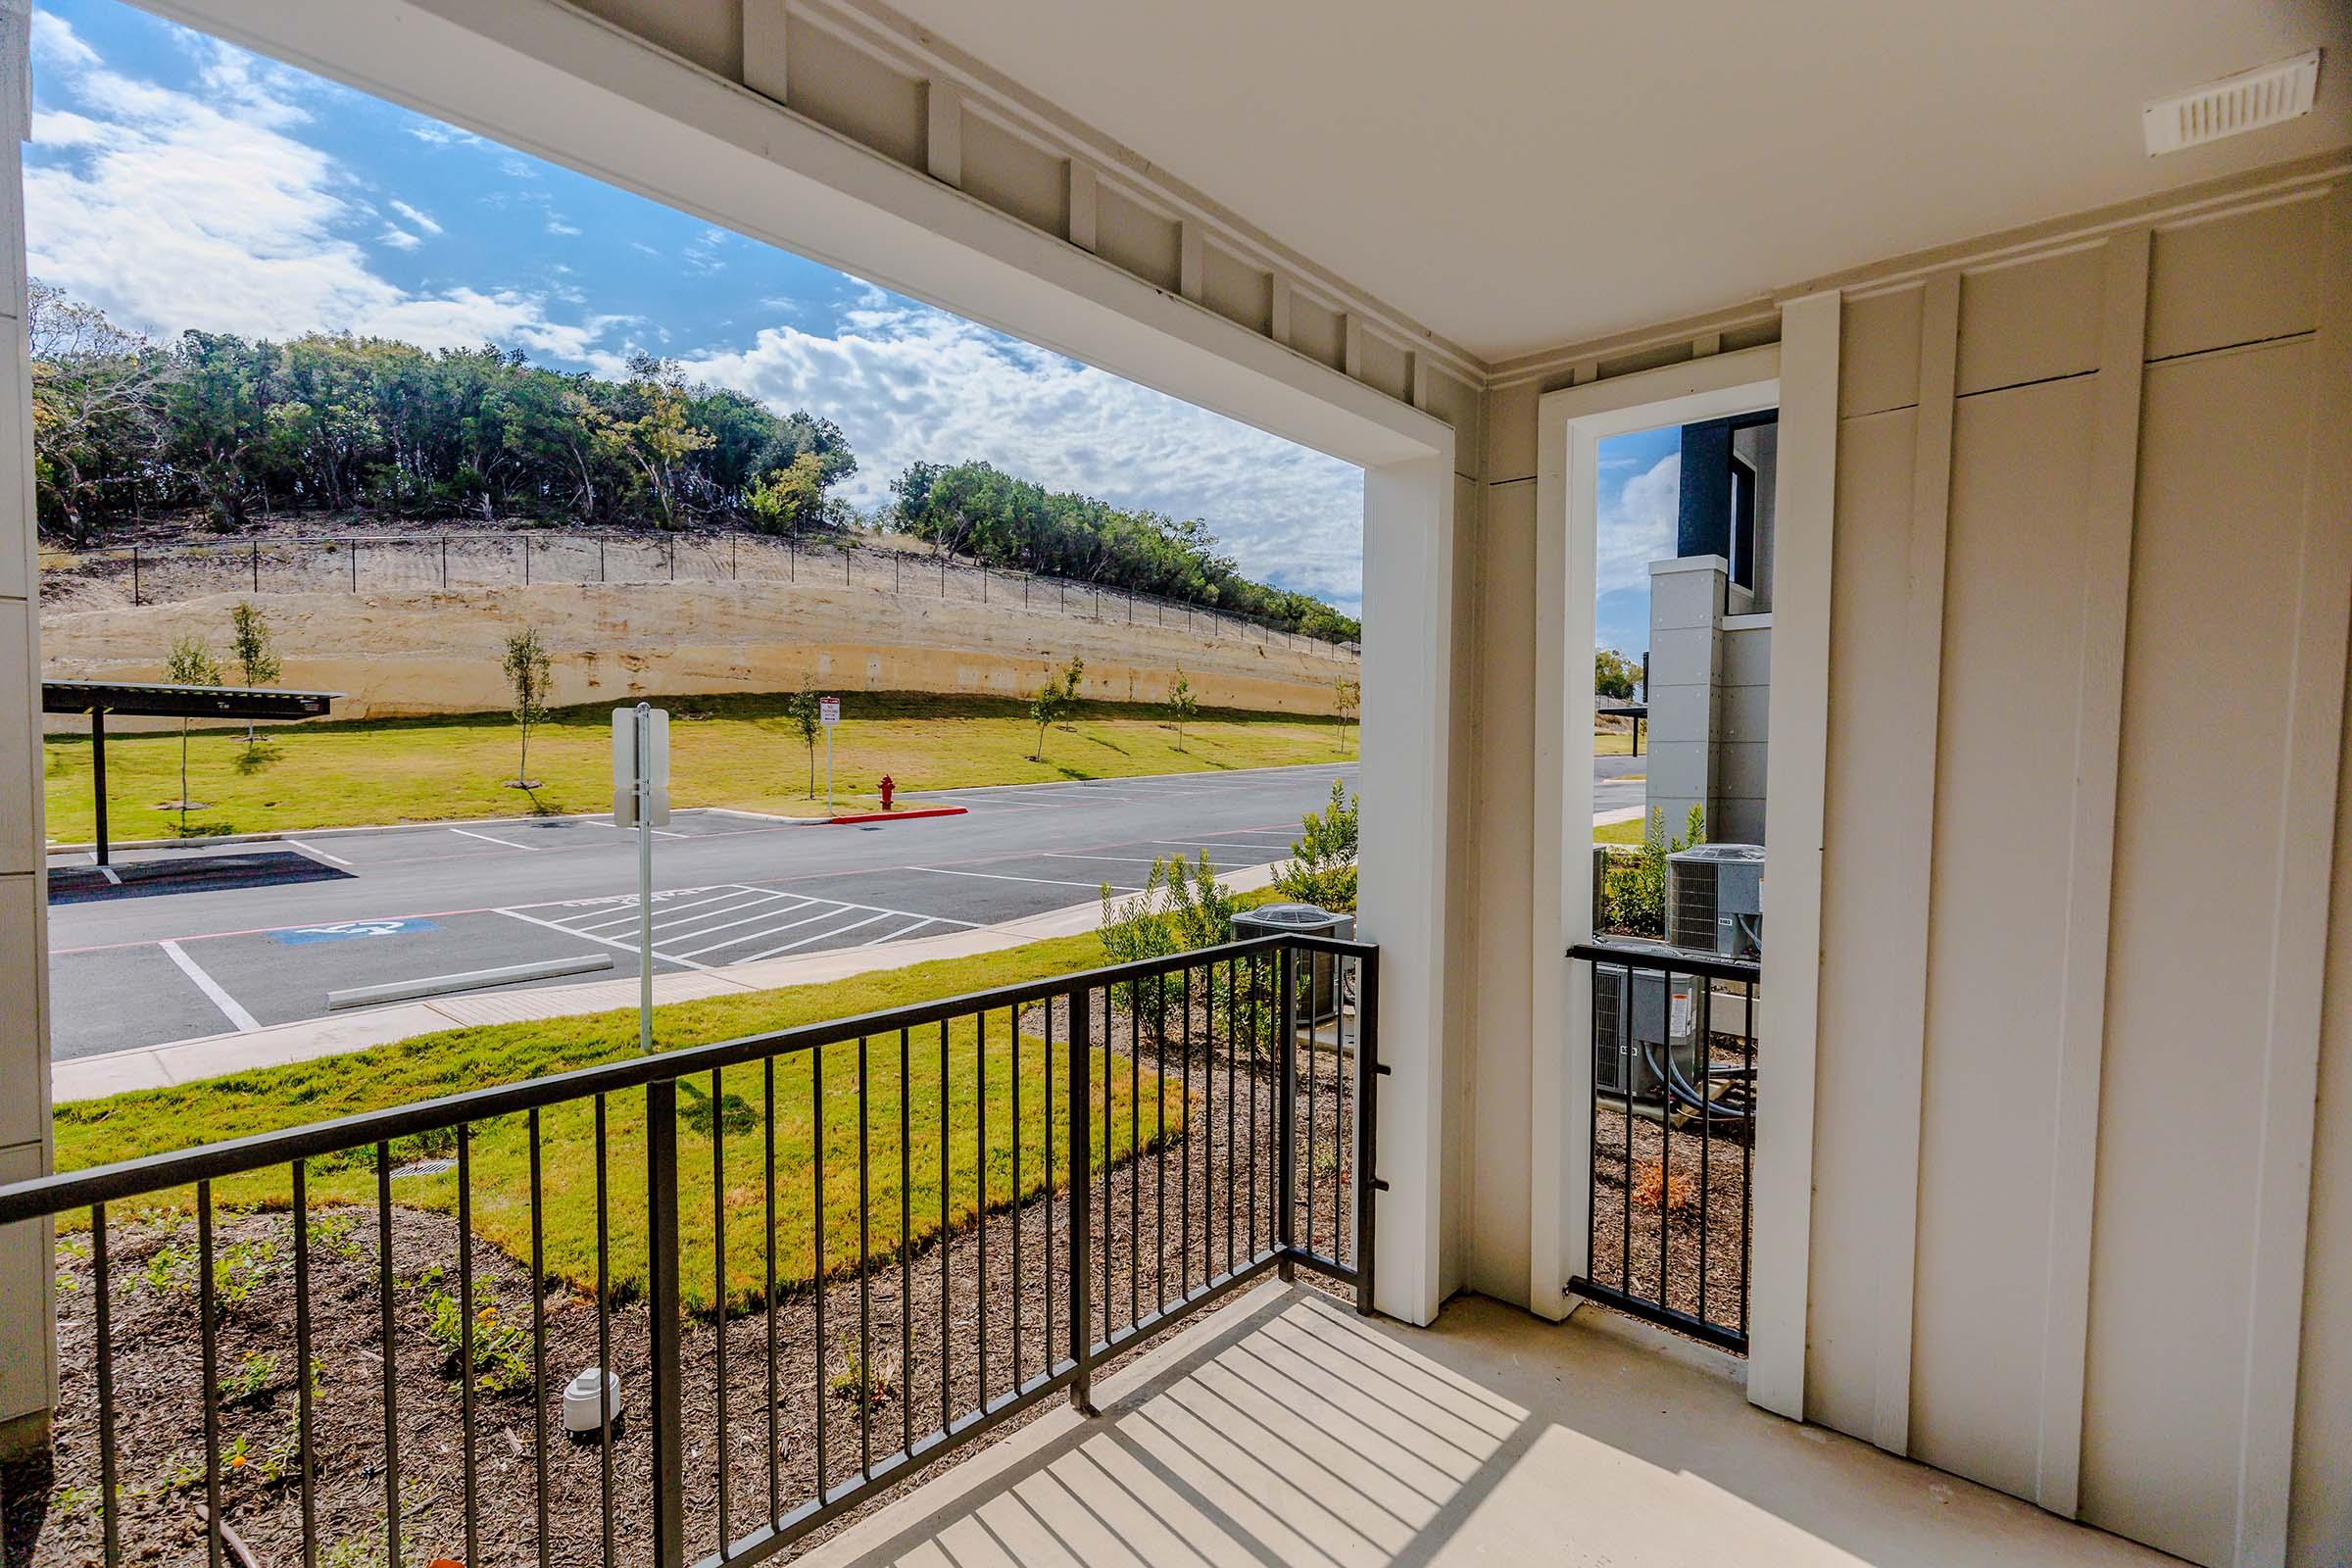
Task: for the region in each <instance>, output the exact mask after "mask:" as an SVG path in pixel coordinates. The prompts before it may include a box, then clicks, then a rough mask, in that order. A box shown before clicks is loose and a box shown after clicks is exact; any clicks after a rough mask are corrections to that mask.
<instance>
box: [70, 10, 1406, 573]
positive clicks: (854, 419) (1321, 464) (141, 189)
mask: <svg viewBox="0 0 2352 1568" xmlns="http://www.w3.org/2000/svg"><path fill="white" fill-rule="evenodd" d="M33 90H34V115H33V135H32V140H31V142H30V143H29V144H28V145H27V147H26V149H25V160H26V168H25V204H26V221H25V227H26V236H25V237H26V249H27V252H28V254H29V258H30V261H31V267H32V272H33V275H34V276H36V277H39V278H41V279H43V280H45V281H47V282H51V283H55V284H57V285H58V286H60V287H62V288H64V289H66V290H67V291H68V292H69V293H71V294H73V295H75V296H77V297H79V298H81V299H84V300H87V301H89V302H91V303H93V304H95V305H98V306H100V307H102V308H103V309H104V310H105V311H106V312H107V313H108V314H109V315H110V316H112V317H113V318H114V319H116V320H117V321H118V322H120V323H121V324H123V325H125V326H130V327H135V328H138V329H140V330H144V331H146V332H149V333H152V334H154V335H156V336H159V337H168V336H172V335H175V334H177V333H178V332H179V331H180V330H182V329H183V328H187V327H200V328H205V329H208V330H214V331H233V332H239V333H242V334H245V335H247V336H253V337H262V336H268V337H276V338H284V337H288V336H292V335H295V334H298V333H301V332H305V331H315V330H326V331H352V332H357V333H361V334H372V335H377V336H383V337H394V338H400V339H404V340H406V341H409V342H413V343H420V344H423V345H425V346H427V347H436V348H437V347H445V346H446V347H458V346H471V345H475V344H479V343H482V342H485V341H490V342H496V343H498V344H500V345H502V346H506V347H512V348H519V349H522V350H523V351H525V352H526V353H528V354H529V355H530V356H531V357H532V358H533V359H534V360H535V361H537V362H538V363H540V364H544V365H548V366H551V367H554V368H561V369H572V368H587V369H592V370H596V371H598V372H600V373H608V374H609V373H613V372H615V371H616V370H617V369H618V368H619V367H620V366H621V364H622V362H623V361H624V360H625V359H626V357H627V356H628V355H629V354H631V353H632V352H635V351H638V350H644V351H646V352H650V353H655V354H660V355H664V356H667V357H669V358H672V359H675V360H678V361H680V362H681V363H683V364H684V366H685V367H686V368H687V370H688V372H689V373H690V374H692V375H694V376H697V377H700V378H705V379H709V380H711V381H715V382H719V383H722V384H725V385H730V386H734V387H737V388H739V389H741V390H743V391H745V392H748V393H751V394H753V395H755V396H758V397H760V398H762V399H764V400H766V401H767V402H769V403H770V404H772V405H774V406H775V407H777V408H778V409H781V410H790V409H793V408H806V409H809V411H810V412H812V413H815V414H820V415H823V416H825V417H830V418H832V419H834V420H835V421H836V422H838V423H839V424H840V425H841V427H842V429H843V430H844V431H845V432H846V433H847V434H848V436H849V438H850V441H851V444H852V446H853V447H854V448H855V449H856V450H857V452H858V462H859V472H858V476H857V477H856V479H855V480H853V481H852V485H851V492H850V499H851V500H853V501H854V502H857V503H858V505H860V506H865V507H870V506H873V505H875V504H876V503H878V502H880V501H882V500H883V499H884V498H885V497H886V495H887V493H888V486H889V482H890V480H891V479H892V478H893V477H895V476H896V475H897V474H898V473H899V471H900V470H901V469H902V468H904V467H905V466H906V465H907V463H909V462H912V461H915V460H917V459H923V460H929V461H933V462H947V463H953V462H959V461H962V460H964V459H967V458H977V459H985V460H987V461H989V462H992V463H995V464H997V465H998V466H1000V467H1004V468H1006V469H1009V470H1011V471H1013V472H1016V473H1020V474H1022V475H1024V476H1026V477H1029V478H1032V479H1036V480H1038V481H1040V482H1042V483H1045V484H1048V485H1051V486H1054V487H1056V488H1068V489H1075V490H1081V491H1085V492H1087V493H1088V494H1092V495H1098V496H1102V497H1103V498H1104V499H1105V500H1108V501H1111V502H1113V503H1116V504H1119V505H1125V506H1138V507H1150V508H1152V509H1154V510H1157V511H1161V512H1166V513H1169V514H1172V515H1176V516H1179V517H1190V516H1200V517H1205V518H1206V519H1208V522H1209V524H1210V526H1211V527H1212V528H1213V529H1214V530H1215V532H1216V533H1217V534H1218V536H1219V537H1220V538H1221V539H1222V540H1223V541H1224V543H1225V546H1226V548H1227V549H1228V550H1229V551H1230V552H1231V553H1232V554H1233V556H1234V557H1235V558H1236V559H1237V560H1238V561H1239V563H1240V564H1241V566H1242V568H1243V570H1245V571H1246V572H1248V573H1250V575H1252V576H1257V577H1262V578H1266V579H1269V580H1272V581H1275V582H1278V583H1281V584H1283V585H1284V586H1286V587H1291V588H1296V589H1299V590H1300V591H1303V592H1307V593H1312V594H1315V595H1317V596H1319V597H1321V598H1324V599H1326V600H1328V601H1330V602H1331V603H1333V604H1336V605H1339V606H1341V607H1342V608H1344V609H1346V610H1348V611H1349V612H1350V613H1353V612H1354V611H1355V610H1356V609H1357V608H1358V606H1359V604H1360V601H1361V596H1362V501H1363V475H1362V473H1361V472H1360V471H1359V470H1358V469H1356V468H1354V467H1353V466H1349V465H1348V464H1345V463H1341V462H1338V461H1337V460H1334V459H1331V458H1326V457H1324V456H1322V455H1321V454H1319V453H1314V452H1310V451H1308V450H1306V449H1304V448H1301V447H1298V446H1294V445H1292V444H1291V443H1289V442H1286V441H1282V440H1279V439H1277V438H1275V437H1273V436H1269V435H1267V434H1265V433H1264V432H1262V431H1258V430H1254V429H1251V428H1250V427H1248V426H1245V425H1241V424H1237V423H1235V422H1234V421H1232V420H1229V419H1226V418H1223V417H1219V416H1216V415H1213V414H1209V413H1206V412H1204V411H1202V410H1200V409H1196V408H1193V407H1192V406H1190V405H1188V404H1184V403H1180V402H1177V401H1176V400H1174V399H1172V398H1167V397H1164V396H1162V395H1160V394H1158V393H1156V392H1152V391H1150V390H1147V389H1146V388H1143V387H1139V386H1136V385H1134V384H1133V383H1132V382H1128V381H1123V380H1121V379H1119V378H1118V377H1116V376H1112V375H1109V374H1106V373H1104V372H1103V371H1100V370H1096V369H1093V368H1088V367H1085V366H1082V365H1079V364H1077V363H1075V362H1073V361H1071V360H1068V359H1065V358H1063V357H1062V356H1060V355H1057V354H1051V353H1048V352H1046V351H1044V350H1041V349H1037V348H1033V347H1031V346H1029V345H1027V344H1024V343H1021V342H1018V341H1016V340H1014V339H1011V338H1007V337H1005V336H1004V335H1003V334H1001V333H997V332H993V331H990V330H988V329H986V328H983V327H979V326H975V325H973V324H972V323H970V322H967V321H964V320H961V319H958V318H956V317H954V316H950V315H947V314H946V313H944V312H940V311H936V310H932V309H931V308H929V307H927V306H923V305H919V304H917V303H915V302H914V301H911V300H908V299H905V298H903V297H901V296H898V295H895V294H891V293H889V292H887V291H885V290H882V289H878V288H874V287H872V286H870V285H868V284H866V283H863V282H860V281H859V280H858V279H856V278H853V277H849V276H846V275H844V274H842V273H840V272H836V271H834V270H831V269H829V268H825V267H820V266H818V265H817V264H815V263H813V262H809V261H805V260H803V259H802V258H800V257H797V256H794V255H791V254H789V253H787V252H784V251H779V250H776V249H773V248H772V247H769V246H766V245H763V244H760V243H757V242H754V241H751V240H746V239H743V238H741V237H739V236H737V235H733V234H730V233H728V232H726V231H725V230H722V229H717V228H713V227H711V226H710V225H709V224H706V223H704V222H703V221H700V220H698V219H694V218H689V217H687V216H685V215H683V214H680V213H675V212H671V211H669V210H668V209H666V208H663V207H661V206H658V205H656V204H654V203H652V202H648V201H645V200H643V199H641V198H639V197H636V196H632V195H629V194H627V193H625V192H622V191H618V190H614V189H613V188H611V187H609V186H605V185H602V184H599V183H598V182H597V181H595V180H592V179H588V178H586V177H584V176H582V175H579V174H575V173H572V172H569V171H567V170H564V169H562V168H559V167H557V166H555V165H552V164H547V163H543V162H541V161H539V160H537V159H534V158H530V157H526V156H524V155H522V154H520V153H516V152H514V151H512V150H510V149H508V148H505V147H501V146H498V145H496V144H494V143H491V142H487V141H484V140H482V139H480V138H478V137H475V136H472V135H470V134H467V133H466V132H464V131H460V130H456V129H453V128H451V127H449V126H446V125H443V124H441V123H438V122H435V121H432V120H428V119H426V118H424V117H422V116H419V115H416V114H412V113H410V112H409V111H407V110H404V109H400V108H396V107H394V106H392V105H390V104H386V103H383V102H380V101H378V100H376V99H372V98H368V97H367V96H365V95H363V94H360V93H357V92H354V91H351V90H350V89H348V88H344V87H342V86H339V85H336V84H334V83H331V82H327V81H324V80H321V79H320V78H319V77H316V76H312V75H308V74H306V73H301V72H297V71H294V70H291V69H289V68H286V67H283V66H280V65H277V64H276V63H274V62H270V61H267V60H264V59H262V58H260V57H258V56H255V55H251V54H248V53H246V52H245V51H243V50H239V49H235V48H232V47H230V46H229V45H227V44H223V43H221V42H219V41H218V40H215V39H211V38H208V37H205V36H203V35H201V34H198V33H194V32H190V31H188V30H186V29H184V28H181V27H178V26H175V25H172V24H170V23H167V22H164V21H161V20H160V19H157V18H154V17H151V16H149V15H147V14H146V13H144V12H140V11H134V10H132V9H130V8H129V7H127V6H124V5H122V4H119V3H117V0H43V3H42V4H40V5H39V6H38V7H37V9H36V10H35V12H34V15H33Z"/></svg>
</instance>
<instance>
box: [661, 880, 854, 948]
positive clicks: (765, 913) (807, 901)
mask: <svg viewBox="0 0 2352 1568" xmlns="http://www.w3.org/2000/svg"><path fill="white" fill-rule="evenodd" d="M774 898H800V903H788V906H783V907H781V909H776V907H762V909H758V912H753V914H746V917H743V919H729V921H719V924H717V926H704V929H701V931H696V933H694V941H701V938H706V936H711V933H712V931H731V929H736V926H748V924H753V921H755V919H774V917H776V914H800V912H802V909H811V907H816V906H821V903H833V901H830V898H802V896H800V894H774ZM736 907H739V909H751V906H748V903H743V906H736ZM835 907H847V906H835ZM696 919H701V917H696ZM748 941H751V938H748V936H731V938H727V943H748ZM727 943H719V948H724V945H727ZM696 953H711V950H708V948H696Z"/></svg>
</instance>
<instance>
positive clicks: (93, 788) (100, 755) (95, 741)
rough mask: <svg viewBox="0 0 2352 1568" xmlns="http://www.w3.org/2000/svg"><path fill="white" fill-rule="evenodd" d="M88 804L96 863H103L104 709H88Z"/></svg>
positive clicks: (104, 795)
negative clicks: (94, 834)
mask: <svg viewBox="0 0 2352 1568" xmlns="http://www.w3.org/2000/svg"><path fill="white" fill-rule="evenodd" d="M90 804H91V806H92V808H93V814H94V815H95V816H96V817H97V819H98V863H99V864H100V865H105V864H107V863H109V862H108V859H107V848H106V710H105V709H103V708H93V709H91V710H90Z"/></svg>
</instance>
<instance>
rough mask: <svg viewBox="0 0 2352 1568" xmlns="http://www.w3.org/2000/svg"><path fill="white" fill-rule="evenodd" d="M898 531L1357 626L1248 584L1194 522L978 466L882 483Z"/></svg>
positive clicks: (1314, 603) (1189, 597) (1101, 580)
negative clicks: (1130, 508) (887, 488)
mask: <svg viewBox="0 0 2352 1568" xmlns="http://www.w3.org/2000/svg"><path fill="white" fill-rule="evenodd" d="M891 493H892V495H893V496H894V497H895V499H896V503H897V506H896V511H897V520H898V524H899V526H900V527H901V528H902V529H904V530H905V531H907V533H910V534H912V535H914V536H915V537H916V538H918V539H922V540H924V541H926V542H927V543H929V544H930V545H931V546H932V547H933V548H934V549H937V550H941V551H945V552H950V553H953V554H955V555H958V556H964V557H968V558H970V559H973V560H978V561H984V562H987V563H988V564H991V565H997V566H1010V567H1014V568H1017V569H1019V570H1022V571H1033V572H1038V573H1041V574H1043V575H1047V576H1054V577H1070V578H1075V579H1076V580H1078V581H1080V582H1091V583H1098V584H1102V585H1104V586H1109V587H1116V588H1126V589H1133V590H1134V591H1135V592H1137V593H1148V594H1156V595H1158V596H1159V597H1160V598H1163V599H1172V600H1175V601H1178V602H1179V603H1184V604H1194V605H1201V606H1204V607H1207V608H1210V609H1216V610H1222V611H1226V612H1228V613H1233V614H1238V615H1248V616H1251V617H1254V618H1257V619H1260V620H1265V621H1270V622H1273V623H1274V624H1276V625H1279V626H1282V627H1284V628H1286V629H1288V630H1291V631H1296V632H1300V633H1303V634H1305V635H1307V636H1310V637H1320V638H1322V639H1324V640H1325V641H1327V642H1354V641H1357V640H1359V639H1360V638H1361V636H1362V632H1363V627H1362V623H1361V622H1360V621H1358V620H1356V619H1355V618H1354V617H1352V616H1349V615H1344V614H1342V613H1340V612H1338V611H1337V610H1334V609H1333V608H1332V607H1331V606H1329V605H1327V604H1324V603H1323V602H1322V601H1321V600H1319V599H1313V598H1310V597H1308V596H1307V595H1305V594H1301V593H1294V592H1292V591H1291V590H1289V589H1287V588H1277V587H1274V586H1273V585H1271V584H1268V583H1262V582H1255V581H1252V580H1251V579H1250V578H1248V577H1245V576H1243V575H1242V574H1241V571H1240V569H1239V568H1238V567H1237V566H1236V565H1235V564H1234V563H1233V560H1232V559H1231V558H1230V557H1228V556H1225V555H1223V554H1222V553H1220V552H1219V550H1218V549H1217V538H1216V535H1215V534H1213V533H1211V532H1210V531H1209V527H1208V524H1207V523H1205V522H1203V521H1201V519H1199V518H1197V517H1196V518H1190V519H1186V520H1183V521H1179V520H1177V519H1176V518H1174V517H1170V516H1166V515H1162V514H1160V513H1156V512H1142V511H1134V512H1131V511H1127V510H1125V509H1123V508H1119V507H1114V506H1112V505H1110V503H1108V502H1106V501H1098V500H1096V499H1095V498H1094V497H1092V496H1083V495H1078V494H1076V493H1075V492H1072V491H1067V490H1048V489H1047V488H1046V487H1045V486H1044V485H1041V484H1038V483H1036V482H1035V481H1033V480H1029V479H1022V478H1016V477H1015V476H1013V475H1012V474H1008V473H1005V472H1003V471H1002V470H1000V469H998V468H996V467H994V466H991V465H989V464H986V463H959V464H956V465H954V466H945V465H941V464H936V463H915V464H910V465H908V466H907V471H906V472H905V473H902V474H901V475H899V477H898V478H897V479H895V480H893V481H892V483H891Z"/></svg>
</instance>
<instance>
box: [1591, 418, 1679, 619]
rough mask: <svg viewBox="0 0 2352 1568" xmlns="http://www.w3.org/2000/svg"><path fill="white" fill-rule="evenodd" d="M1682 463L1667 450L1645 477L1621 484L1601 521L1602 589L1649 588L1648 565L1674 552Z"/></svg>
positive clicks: (1606, 590)
mask: <svg viewBox="0 0 2352 1568" xmlns="http://www.w3.org/2000/svg"><path fill="white" fill-rule="evenodd" d="M1682 484H1683V460H1682V455H1681V454H1680V453H1674V452H1669V453H1668V454H1666V456H1664V457H1662V458H1660V459H1659V460H1658V461H1657V462H1656V463H1655V464H1653V465H1652V466H1650V468H1649V470H1648V471H1647V472H1645V473H1637V474H1635V475H1634V476H1633V477H1632V478H1630V479H1628V480H1626V481H1625V488H1624V489H1622V490H1620V491H1619V492H1618V493H1617V498H1616V500H1615V501H1614V502H1612V503H1610V504H1608V505H1606V506H1603V507H1602V508H1601V510H1600V517H1599V535H1600V537H1599V540H1598V549H1597V554H1598V558H1599V561H1598V564H1599V579H1600V591H1601V592H1602V593H1604V594H1605V593H1608V592H1610V591H1611V590H1613V589H1619V588H1637V587H1638V588H1641V589H1642V591H1643V592H1644V593H1646V592H1647V591H1648V587H1649V564H1650V563H1651V562H1653V561H1659V560H1663V559H1664V558H1665V557H1667V556H1671V555H1673V554H1674V525H1675V515H1676V514H1675V509H1676V507H1677V506H1678V505H1679V504H1680V500H1681V495H1682Z"/></svg>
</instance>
